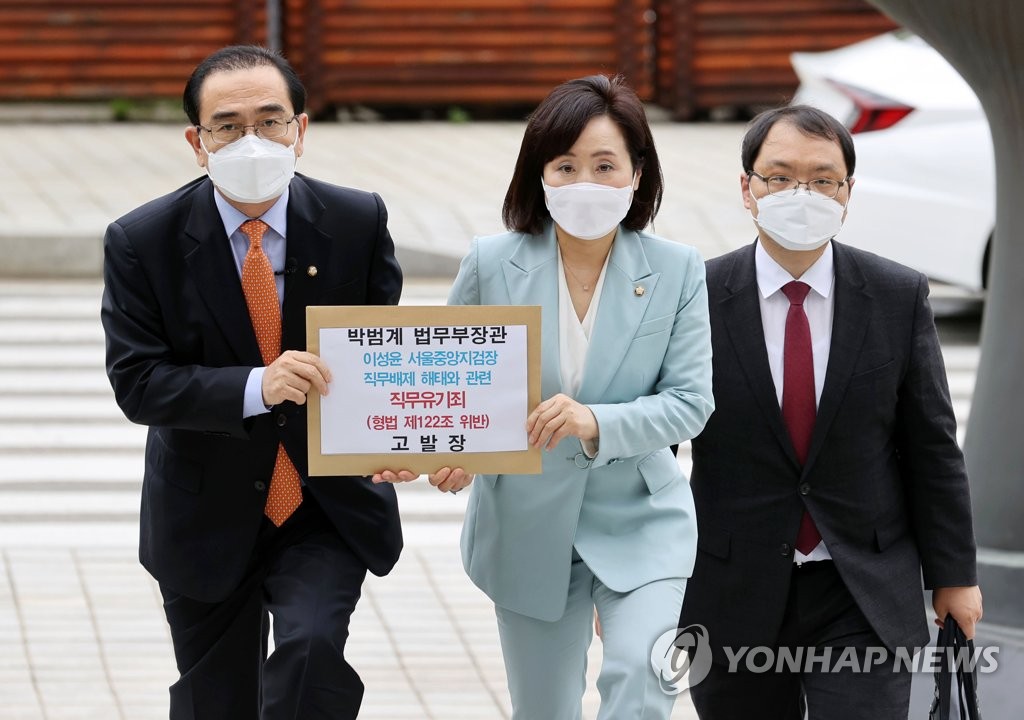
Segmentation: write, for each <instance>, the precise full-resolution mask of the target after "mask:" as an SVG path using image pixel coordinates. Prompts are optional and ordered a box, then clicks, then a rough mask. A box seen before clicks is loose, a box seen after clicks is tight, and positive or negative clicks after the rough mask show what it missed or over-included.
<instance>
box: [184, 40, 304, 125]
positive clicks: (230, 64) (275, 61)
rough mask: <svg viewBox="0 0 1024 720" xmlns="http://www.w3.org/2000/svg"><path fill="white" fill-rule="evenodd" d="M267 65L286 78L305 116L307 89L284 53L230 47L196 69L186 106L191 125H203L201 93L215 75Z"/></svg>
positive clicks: (294, 105)
mask: <svg viewBox="0 0 1024 720" xmlns="http://www.w3.org/2000/svg"><path fill="white" fill-rule="evenodd" d="M265 65H269V66H272V67H276V68H277V69H278V71H280V73H281V75H282V76H283V77H284V82H285V84H286V85H287V86H288V96H289V98H290V99H291V102H292V109H293V110H294V111H295V114H296V115H298V114H299V113H301V112H305V110H306V88H305V87H304V86H303V85H302V81H301V80H299V76H298V74H297V73H296V72H295V70H294V69H293V68H292V66H291V65H289V64H288V61H287V60H285V59H284V57H282V56H281V54H280V53H276V52H274V51H273V50H268V49H267V48H265V47H260V46H259V45H230V46H228V47H226V48H221V49H220V50H218V51H217V52H215V53H213V54H212V55H209V56H207V57H206V58H205V59H204V60H203V61H202V62H201V63H199V65H197V66H196V69H195V70H193V71H192V76H191V77H189V79H188V82H187V83H185V92H184V93H182V105H183V106H184V108H185V115H187V116H188V121H189V122H190V123H192V124H193V125H198V124H199V93H200V91H201V90H202V87H203V82H204V81H205V80H206V78H207V77H209V76H210V75H211V74H213V73H216V72H228V71H231V70H249V69H251V68H256V67H263V66H265Z"/></svg>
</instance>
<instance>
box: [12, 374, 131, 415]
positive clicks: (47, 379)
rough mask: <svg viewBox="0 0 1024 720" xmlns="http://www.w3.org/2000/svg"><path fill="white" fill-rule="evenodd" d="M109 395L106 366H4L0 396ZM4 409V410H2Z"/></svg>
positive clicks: (110, 391)
mask: <svg viewBox="0 0 1024 720" xmlns="http://www.w3.org/2000/svg"><path fill="white" fill-rule="evenodd" d="M68 393H71V394H74V395H100V396H103V395H106V396H109V397H110V401H111V402H113V401H114V400H113V391H112V390H111V389H110V382H109V381H108V380H107V376H106V373H104V372H103V370H102V368H99V367H97V368H78V369H71V368H39V369H36V368H27V369H26V368H13V369H10V368H3V369H0V397H4V396H8V395H28V396H46V395H65V394H68ZM0 412H3V411H2V410H0Z"/></svg>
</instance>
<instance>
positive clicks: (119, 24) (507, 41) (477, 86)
mask: <svg viewBox="0 0 1024 720" xmlns="http://www.w3.org/2000/svg"><path fill="white" fill-rule="evenodd" d="M278 2H279V3H280V7H281V14H282V18H283V23H282V32H281V42H282V46H283V49H284V52H285V54H286V55H287V57H288V58H289V59H290V60H291V61H292V62H293V63H294V64H295V66H296V68H297V69H298V70H299V71H300V73H301V74H302V76H303V78H304V80H305V82H306V84H307V85H308V87H309V90H310V104H311V108H312V109H313V110H314V111H326V110H328V109H330V108H331V107H334V106H344V105H355V104H362V105H369V106H424V105H467V106H484V105H486V106H503V105H515V106H522V105H532V104H534V103H536V102H537V101H538V100H540V99H541V98H542V97H544V95H545V94H546V93H547V92H548V91H549V90H550V89H551V88H552V87H553V86H554V85H556V84H558V83H559V82H562V81H563V80H566V79H569V78H573V77H579V76H582V75H587V74H591V73H595V72H604V73H615V72H621V73H623V74H625V75H626V76H627V78H629V80H630V82H631V83H632V84H633V86H634V87H635V88H636V89H637V91H638V93H639V94H640V96H641V97H642V98H643V99H645V100H649V101H653V102H656V103H658V104H660V105H663V106H665V107H667V108H669V109H671V111H672V112H673V114H674V115H675V116H676V117H678V118H691V117H694V116H697V115H699V114H701V113H702V112H705V111H707V110H710V109H713V108H717V107H739V108H743V107H750V106H754V105H761V104H778V103H781V102H784V101H785V100H786V99H787V97H788V96H789V95H790V94H791V93H792V91H793V89H794V87H795V84H796V78H795V76H794V75H793V71H792V69H791V68H790V65H789V53H791V52H793V51H794V50H824V49H829V48H833V47H838V46H840V45H844V44H847V43H849V42H853V41H855V40H859V39H862V38H866V37H869V36H871V35H874V34H877V33H879V32H882V31H884V30H887V29H889V28H891V27H893V25H892V23H891V21H889V20H888V19H887V18H885V17H884V16H883V15H880V14H879V13H878V12H877V11H875V10H873V9H872V8H871V6H869V5H868V4H867V3H866V1H865V0H534V1H529V0H278ZM265 26H266V2H265V0H0V102H11V101H25V100H37V101H39V100H112V99H117V98H123V99H129V100H135V99H153V98H172V99H177V98H178V97H179V96H180V93H181V89H182V86H183V84H184V82H185V79H186V78H187V77H188V74H189V73H190V72H191V70H192V68H193V67H194V66H195V64H196V63H197V62H198V61H199V60H200V59H202V58H203V57H204V56H205V55H207V54H209V53H210V52H212V51H213V50H215V49H216V48H218V47H221V46H223V45H227V44H231V43H237V42H260V43H262V42H265V41H266V37H267V36H266V27H265Z"/></svg>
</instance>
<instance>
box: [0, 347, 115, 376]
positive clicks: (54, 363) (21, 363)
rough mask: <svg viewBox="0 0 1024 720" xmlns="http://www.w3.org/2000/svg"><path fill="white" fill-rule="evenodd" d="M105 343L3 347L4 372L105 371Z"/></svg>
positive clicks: (1, 363) (0, 367)
mask: <svg viewBox="0 0 1024 720" xmlns="http://www.w3.org/2000/svg"><path fill="white" fill-rule="evenodd" d="M104 362H105V358H104V347H103V343H102V342H86V343H72V342H66V343H25V344H17V345H8V344H6V343H5V344H4V345H3V346H2V347H0V370H17V369H20V368H34V369H37V370H39V369H43V368H46V369H52V370H59V369H61V368H66V369H73V368H74V369H83V370H103V367H104Z"/></svg>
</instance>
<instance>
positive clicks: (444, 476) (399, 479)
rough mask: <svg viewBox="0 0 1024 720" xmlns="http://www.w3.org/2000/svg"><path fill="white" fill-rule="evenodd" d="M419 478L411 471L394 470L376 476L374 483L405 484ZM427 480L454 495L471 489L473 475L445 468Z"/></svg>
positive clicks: (456, 469) (382, 471)
mask: <svg viewBox="0 0 1024 720" xmlns="http://www.w3.org/2000/svg"><path fill="white" fill-rule="evenodd" d="M418 477H419V475H417V474H415V473H413V472H410V471H409V470H398V471H397V472H396V471H394V470H381V471H380V472H378V473H375V474H374V476H373V482H375V483H382V482H388V483H403V482H410V481H412V480H415V479H416V478H418ZM427 478H428V479H429V481H430V484H431V485H433V486H434V487H436V488H437V489H438V490H440V491H441V492H452V493H457V492H458V491H459V490H462V489H463V488H465V487H469V485H470V483H472V482H473V475H472V474H470V473H467V472H466V471H465V470H463V469H462V468H450V467H443V468H441V469H440V470H438V471H437V472H433V473H431V474H429V475H428V476H427Z"/></svg>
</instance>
